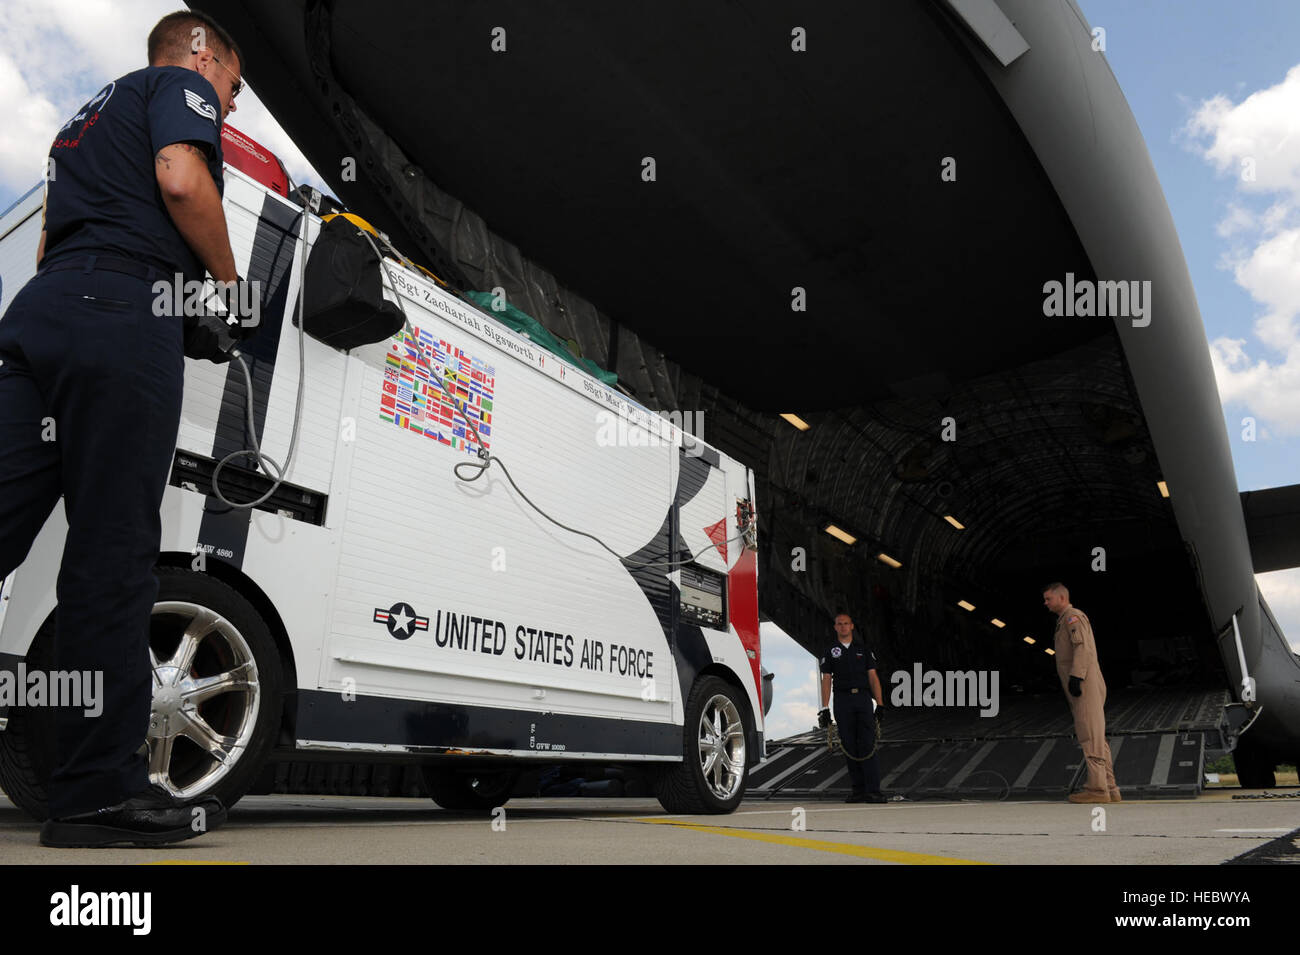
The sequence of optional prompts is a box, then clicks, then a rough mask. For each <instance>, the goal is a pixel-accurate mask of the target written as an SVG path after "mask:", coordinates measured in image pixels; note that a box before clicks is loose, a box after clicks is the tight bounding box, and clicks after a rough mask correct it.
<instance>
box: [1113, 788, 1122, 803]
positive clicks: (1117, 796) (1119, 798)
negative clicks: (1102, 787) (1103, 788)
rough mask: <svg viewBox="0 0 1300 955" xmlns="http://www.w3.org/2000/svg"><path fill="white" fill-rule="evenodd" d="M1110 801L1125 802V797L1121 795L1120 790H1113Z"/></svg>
mask: <svg viewBox="0 0 1300 955" xmlns="http://www.w3.org/2000/svg"><path fill="white" fill-rule="evenodd" d="M1110 801H1111V802H1123V801H1124V797H1123V796H1121V795H1120V794H1119V790H1118V789H1112V790H1111V791H1110Z"/></svg>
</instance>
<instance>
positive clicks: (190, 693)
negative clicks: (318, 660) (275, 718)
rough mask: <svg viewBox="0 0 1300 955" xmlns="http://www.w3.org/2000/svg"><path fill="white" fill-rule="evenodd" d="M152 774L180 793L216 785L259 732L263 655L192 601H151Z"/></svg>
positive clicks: (154, 780)
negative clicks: (256, 655)
mask: <svg viewBox="0 0 1300 955" xmlns="http://www.w3.org/2000/svg"><path fill="white" fill-rule="evenodd" d="M149 657H150V660H151V662H152V664H153V704H152V707H151V711H150V713H149V734H148V743H149V780H150V782H152V783H155V784H157V785H159V786H162V787H163V788H165V789H166V790H168V791H169V792H171V793H172V794H173V795H175V796H181V797H189V796H194V795H197V794H198V793H202V792H206V791H208V790H210V789H211V788H212V787H213V786H214V785H215V784H216V783H217V781H218V780H220V779H222V778H223V777H224V776H226V775H227V774H228V773H229V772H230V771H231V770H232V769H233V768H234V767H235V764H237V763H238V762H239V759H240V757H241V756H243V754H244V751H245V750H246V749H247V748H248V745H249V743H250V742H251V741H252V738H253V731H254V729H255V728H256V725H257V714H258V710H259V707H260V705H261V700H262V694H261V688H260V686H259V684H258V673H257V661H256V660H255V659H254V658H253V651H252V649H251V648H250V647H249V645H248V641H247V640H245V639H244V635H243V634H242V633H240V632H239V629H238V628H237V627H236V626H235V625H234V624H233V623H231V622H230V621H229V620H227V619H226V618H225V617H223V616H221V615H220V614H218V613H216V612H214V611H212V610H209V609H208V608H207V607H203V606H200V605H198V604H194V603H188V602H186V601H179V600H169V601H163V602H161V603H157V604H155V605H154V608H153V616H152V618H151V621H150V633H149Z"/></svg>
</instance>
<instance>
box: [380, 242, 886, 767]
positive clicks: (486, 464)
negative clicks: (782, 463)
mask: <svg viewBox="0 0 1300 955" xmlns="http://www.w3.org/2000/svg"><path fill="white" fill-rule="evenodd" d="M358 231H359V232H360V234H361V235H362V236H363V237H364V238H365V240H366V241H367V242H369V243H370V247H371V249H373V250H374V253H375V256H376V257H377V258H378V259H379V264H380V266H381V267H382V268H383V270H384V272H385V273H386V274H387V275H388V282H389V284H390V285H391V286H392V289H393V295H394V296H396V298H397V307H398V308H399V309H400V310H401V312H402V323H403V331H405V332H406V334H407V335H408V336H409V337H410V338H412V339H414V338H415V337H416V335H415V330H414V328H413V327H412V325H411V319H410V317H409V316H408V315H407V314H406V303H405V301H404V300H403V298H402V295H401V293H400V292H399V291H398V290H397V282H396V280H395V279H394V278H393V275H392V272H391V271H389V267H388V263H387V262H386V261H385V260H384V256H383V255H382V254H381V253H380V251H379V247H378V246H377V245H376V244H375V241H374V239H372V238H371V237H370V234H369V233H368V232H366V231H365V230H364V229H359V230H358ZM429 364H430V365H432V364H433V363H432V362H430V363H429ZM444 370H445V369H439V371H444ZM429 378H430V380H432V381H433V382H434V383H435V384H436V385H437V386H438V387H439V388H440V389H442V392H443V394H445V395H446V396H447V398H448V400H450V402H451V405H452V407H453V408H455V409H456V413H457V414H458V415H459V416H460V417H461V419H462V420H463V421H464V422H465V426H466V427H467V428H468V429H469V430H470V432H471V433H472V434H473V436H474V441H475V443H477V444H478V450H477V451H476V452H475V454H476V455H477V456H478V459H479V461H481V462H482V463H481V464H479V463H477V462H474V461H460V462H458V463H457V464H455V465H454V466H453V467H452V472H453V473H454V474H455V475H456V479H457V480H459V481H464V482H465V483H467V484H468V483H469V482H471V481H477V480H478V479H479V478H481V477H482V476H483V475H484V473H486V472H487V470H488V468H490V467H491V466H492V465H493V464H494V463H495V464H497V465H499V466H500V468H501V470H502V471H503V472H504V473H505V476H506V480H507V481H509V482H510V486H511V487H512V488H514V489H515V493H516V494H518V495H519V496H520V497H521V498H523V499H524V502H525V503H527V504H528V506H529V507H531V508H532V509H533V510H535V511H536V512H537V513H538V514H540V515H542V517H544V518H546V519H547V520H548V521H550V522H551V523H552V524H554V525H555V526H556V527H559V528H562V529H564V530H566V531H568V532H569V533H571V534H577V535H578V536H579V537H586V538H587V539H589V540H593V541H595V542H596V543H597V544H599V545H600V546H601V547H603V548H604V549H605V550H606V551H608V552H609V553H610V554H611V555H612V556H613V557H615V558H617V559H618V560H620V561H621V562H623V563H624V564H631V565H632V566H635V567H667V568H669V569H670V570H671V569H676V568H678V567H683V566H685V565H687V564H689V563H690V562H691V561H693V560H695V558H697V557H699V556H700V554H703V553H706V552H707V551H709V550H710V549H712V548H713V547H715V546H717V545H716V542H715V543H710V544H709V545H707V546H706V547H703V548H701V549H700V550H699V551H697V552H696V553H694V554H691V555H690V557H689V558H688V559H686V560H668V561H640V560H633V559H632V558H630V557H623V556H622V555H621V554H619V553H618V551H616V550H614V549H613V548H612V547H610V546H609V545H608V544H606V543H605V542H604V541H603V540H601V539H600V538H599V537H597V536H596V535H595V534H591V533H589V532H587V531H583V530H579V529H578V528H576V527H570V526H569V525H568V524H565V523H563V522H562V521H558V520H556V519H555V518H554V517H552V516H551V515H550V514H548V513H546V510H545V509H544V508H542V507H540V506H539V505H537V504H534V503H533V501H532V499H531V498H529V496H528V495H527V494H525V493H524V492H523V490H522V489H521V488H520V487H519V485H518V484H516V483H515V479H514V477H512V476H511V474H510V469H509V468H507V467H506V465H505V462H504V461H502V460H501V459H500V458H499V457H497V456H496V455H494V454H492V453H491V452H490V451H488V449H487V447H486V446H485V445H484V443H483V438H482V436H480V435H479V433H478V428H476V427H474V422H473V421H472V420H471V419H470V416H469V415H468V414H467V413H466V412H465V407H464V405H462V404H461V403H460V401H459V400H458V399H457V398H456V396H455V395H454V394H453V393H452V392H451V390H450V389H449V388H448V387H447V386H446V385H445V384H443V381H442V378H443V376H442V375H441V374H437V375H430V376H429ZM461 468H473V469H475V471H476V473H475V474H474V475H473V476H472V477H465V476H464V475H462V474H461V473H460V469H461ZM744 537H745V531H744V529H742V531H741V533H740V534H737V535H736V536H735V537H729V538H727V539H726V540H725V541H722V543H724V544H730V543H732V542H733V541H738V540H743V539H744ZM873 752H874V750H873Z"/></svg>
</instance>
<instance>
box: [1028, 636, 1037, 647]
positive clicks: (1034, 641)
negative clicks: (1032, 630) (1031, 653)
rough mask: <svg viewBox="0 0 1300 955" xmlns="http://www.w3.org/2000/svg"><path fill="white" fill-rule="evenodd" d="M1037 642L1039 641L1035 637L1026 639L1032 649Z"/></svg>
mask: <svg viewBox="0 0 1300 955" xmlns="http://www.w3.org/2000/svg"><path fill="white" fill-rule="evenodd" d="M1037 642H1038V641H1037V640H1035V639H1034V638H1033V637H1025V643H1027V644H1029V645H1030V646H1031V647H1032V646H1033V645H1034V644H1035V643H1037Z"/></svg>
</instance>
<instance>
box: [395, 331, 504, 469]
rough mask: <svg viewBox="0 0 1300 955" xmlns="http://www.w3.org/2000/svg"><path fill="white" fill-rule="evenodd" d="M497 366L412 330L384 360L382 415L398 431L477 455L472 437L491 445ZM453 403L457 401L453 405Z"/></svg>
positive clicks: (403, 334)
mask: <svg viewBox="0 0 1300 955" xmlns="http://www.w3.org/2000/svg"><path fill="white" fill-rule="evenodd" d="M495 392H496V367H495V366H493V365H489V364H487V363H486V362H484V361H482V360H481V359H479V358H475V357H473V356H472V355H470V354H468V353H467V352H465V351H462V350H461V349H460V348H457V347H456V346H454V345H452V344H450V343H449V342H446V341H443V340H441V339H438V338H434V337H433V334H432V333H430V332H429V331H427V330H425V329H421V328H418V327H416V326H412V327H411V330H410V331H408V330H406V329H403V330H402V331H401V332H399V333H398V334H397V335H395V336H393V341H392V344H391V345H390V346H389V349H388V355H387V357H386V358H385V361H384V384H383V390H382V392H381V393H380V400H379V416H380V418H382V419H383V420H384V421H388V422H391V423H392V424H395V425H397V426H398V427H399V428H405V429H406V430H408V431H411V432H414V433H415V434H422V435H424V436H425V437H426V438H430V439H432V440H434V441H437V442H438V443H439V444H445V445H447V446H448V447H451V448H455V449H457V450H460V451H465V452H466V453H467V454H477V453H478V445H477V444H476V443H475V441H474V433H473V432H472V431H471V430H470V429H469V428H467V427H466V426H465V419H466V418H468V419H469V421H470V422H471V423H472V424H473V425H474V427H475V428H477V429H478V433H479V436H480V437H481V438H482V439H483V446H484V447H487V448H491V446H492V414H493V407H492V403H493V400H494V396H495ZM453 399H454V400H453Z"/></svg>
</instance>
